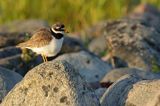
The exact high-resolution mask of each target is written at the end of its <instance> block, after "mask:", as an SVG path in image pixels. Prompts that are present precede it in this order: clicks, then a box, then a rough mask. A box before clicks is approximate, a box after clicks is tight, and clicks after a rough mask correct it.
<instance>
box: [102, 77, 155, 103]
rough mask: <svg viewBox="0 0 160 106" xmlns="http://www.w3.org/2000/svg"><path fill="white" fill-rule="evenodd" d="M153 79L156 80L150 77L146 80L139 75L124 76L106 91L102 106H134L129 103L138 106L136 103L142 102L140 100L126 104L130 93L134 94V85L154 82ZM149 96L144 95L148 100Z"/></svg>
mask: <svg viewBox="0 0 160 106" xmlns="http://www.w3.org/2000/svg"><path fill="white" fill-rule="evenodd" d="M153 79H155V78H150V77H148V78H147V77H146V78H145V79H144V78H142V77H141V76H139V75H137V74H132V75H124V76H122V77H121V78H120V79H119V80H117V81H116V82H115V83H113V84H112V85H111V86H110V87H109V88H108V89H107V90H106V92H105V93H104V95H103V96H102V98H101V99H100V103H101V105H102V106H125V105H126V106H132V104H129V103H133V106H137V105H134V102H141V100H140V99H135V100H137V101H133V102H131V101H130V102H128V104H126V103H127V102H126V100H127V98H129V97H128V96H129V95H128V94H129V92H131V93H132V89H133V87H134V84H136V83H137V82H139V81H142V80H153ZM156 89H157V88H156ZM148 90H149V89H148ZM147 95H148V94H147ZM138 96H139V94H138V93H137V95H136V97H134V98H137V97H138ZM148 96H149V95H148ZM148 96H147V97H146V96H145V94H144V95H143V98H146V99H147V98H148ZM143 98H142V99H143ZM144 104H145V103H144ZM138 106H140V105H138ZM144 106H145V105H144Z"/></svg>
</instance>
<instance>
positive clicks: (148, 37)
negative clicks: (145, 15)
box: [105, 18, 160, 71]
mask: <svg viewBox="0 0 160 106" xmlns="http://www.w3.org/2000/svg"><path fill="white" fill-rule="evenodd" d="M105 35H106V39H107V41H106V42H109V43H110V45H111V47H110V48H112V55H113V56H116V57H119V58H120V59H122V60H124V61H125V62H126V63H128V66H129V67H135V68H140V69H142V70H146V71H151V69H152V66H153V63H154V64H156V65H159V64H160V52H159V50H160V47H159V45H160V41H159V39H160V33H159V32H158V31H157V30H156V29H154V28H153V27H150V26H148V25H147V22H146V21H140V20H137V19H129V18H124V19H119V20H116V21H112V22H108V23H107V24H106V34H105ZM107 47H109V46H107Z"/></svg>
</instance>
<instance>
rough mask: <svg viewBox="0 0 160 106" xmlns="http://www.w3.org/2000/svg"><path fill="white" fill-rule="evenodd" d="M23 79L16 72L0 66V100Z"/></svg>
mask: <svg viewBox="0 0 160 106" xmlns="http://www.w3.org/2000/svg"><path fill="white" fill-rule="evenodd" d="M21 79H22V76H21V75H19V74H18V73H16V72H13V71H11V70H8V69H6V68H2V67H0V101H2V99H3V98H4V97H5V96H6V95H7V93H8V92H9V91H10V90H11V89H12V88H13V87H14V86H15V84H16V83H18V82H19V81H20V80H21Z"/></svg>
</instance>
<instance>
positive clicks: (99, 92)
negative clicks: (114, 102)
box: [95, 88, 107, 99]
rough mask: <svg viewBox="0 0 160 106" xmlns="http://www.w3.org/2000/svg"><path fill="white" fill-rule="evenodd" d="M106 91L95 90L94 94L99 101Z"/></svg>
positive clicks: (102, 89)
mask: <svg viewBox="0 0 160 106" xmlns="http://www.w3.org/2000/svg"><path fill="white" fill-rule="evenodd" d="M106 90H107V89H106V88H98V89H96V90H95V94H96V95H97V97H98V98H99V99H100V98H101V97H102V96H103V94H104V93H105V91H106Z"/></svg>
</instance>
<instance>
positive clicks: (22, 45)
mask: <svg viewBox="0 0 160 106" xmlns="http://www.w3.org/2000/svg"><path fill="white" fill-rule="evenodd" d="M16 47H17V48H26V47H27V43H26V42H23V43H20V44H18V45H16Z"/></svg>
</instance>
